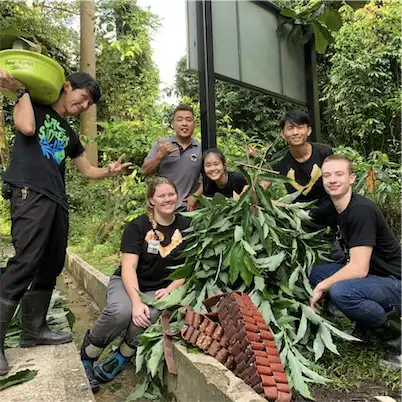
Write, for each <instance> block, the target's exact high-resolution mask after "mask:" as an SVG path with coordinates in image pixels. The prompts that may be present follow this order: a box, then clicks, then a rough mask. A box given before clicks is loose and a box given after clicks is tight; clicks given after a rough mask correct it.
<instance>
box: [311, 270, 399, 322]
mask: <svg viewBox="0 0 402 402" xmlns="http://www.w3.org/2000/svg"><path fill="white" fill-rule="evenodd" d="M343 266H344V264H323V265H317V266H316V267H314V268H313V270H312V272H311V276H310V282H311V285H312V286H313V288H314V287H315V286H317V285H318V284H319V283H320V282H322V281H323V280H324V279H326V278H328V277H330V276H332V275H333V274H335V273H336V272H338V271H339V270H340V269H341V268H342V267H343ZM328 296H329V297H330V299H331V301H332V302H333V303H334V304H335V305H336V306H337V307H338V308H339V310H341V311H342V312H343V313H344V314H345V315H346V316H347V317H349V318H350V319H351V320H352V321H355V322H356V323H357V324H358V325H359V326H361V327H375V326H379V325H382V324H383V323H384V322H385V320H386V318H387V313H389V312H391V311H393V310H394V311H397V312H398V313H399V314H401V281H400V279H396V278H394V277H393V276H377V275H368V276H366V277H365V278H357V279H348V280H345V281H340V282H337V283H335V284H334V285H332V286H331V287H330V289H329V291H328Z"/></svg>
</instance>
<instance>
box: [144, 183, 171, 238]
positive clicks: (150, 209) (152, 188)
mask: <svg viewBox="0 0 402 402" xmlns="http://www.w3.org/2000/svg"><path fill="white" fill-rule="evenodd" d="M160 184H169V185H170V186H172V187H173V189H174V191H175V193H176V194H178V192H177V187H176V184H174V183H173V182H172V181H170V180H169V179H166V177H159V176H156V177H154V178H152V179H151V181H150V182H149V184H148V190H147V214H148V219H149V221H150V222H151V225H152V229H154V230H155V229H156V226H157V223H156V220H155V211H154V206H153V205H151V203H150V202H149V200H150V199H151V198H152V197H153V196H154V194H155V191H156V187H158V186H159V185H160Z"/></svg>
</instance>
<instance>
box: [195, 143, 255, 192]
mask: <svg viewBox="0 0 402 402" xmlns="http://www.w3.org/2000/svg"><path fill="white" fill-rule="evenodd" d="M202 161H203V169H204V172H205V176H206V177H205V178H204V182H203V194H204V195H205V196H207V197H213V196H214V195H215V194H216V193H221V194H223V195H224V196H225V197H229V198H232V197H233V198H236V196H238V195H240V194H241V193H242V191H243V189H244V187H245V186H246V185H247V181H246V179H245V178H244V175H243V173H241V172H228V170H227V167H226V159H225V157H224V155H223V154H222V152H221V151H220V150H219V149H217V148H211V149H208V150H207V151H205V152H204V155H203V156H202Z"/></svg>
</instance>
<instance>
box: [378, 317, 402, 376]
mask: <svg viewBox="0 0 402 402" xmlns="http://www.w3.org/2000/svg"><path fill="white" fill-rule="evenodd" d="M373 332H374V334H375V335H376V336H377V338H378V339H379V340H380V341H382V342H384V346H385V348H386V356H385V358H383V359H381V361H380V364H381V365H383V366H387V367H391V368H393V369H396V370H400V369H401V368H402V359H401V316H400V315H399V313H398V312H397V311H391V312H390V313H388V315H387V319H386V321H385V322H384V324H382V325H380V326H378V327H375V328H373Z"/></svg>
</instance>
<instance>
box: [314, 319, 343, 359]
mask: <svg viewBox="0 0 402 402" xmlns="http://www.w3.org/2000/svg"><path fill="white" fill-rule="evenodd" d="M318 332H319V333H320V336H321V339H322V340H323V341H324V344H325V346H326V347H327V348H328V349H329V350H330V351H331V352H332V353H335V354H337V355H339V352H338V349H337V348H336V346H335V344H334V342H333V341H332V336H331V333H330V332H329V329H328V328H327V327H326V326H325V325H324V324H323V323H321V324H320V327H319V329H318Z"/></svg>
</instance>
